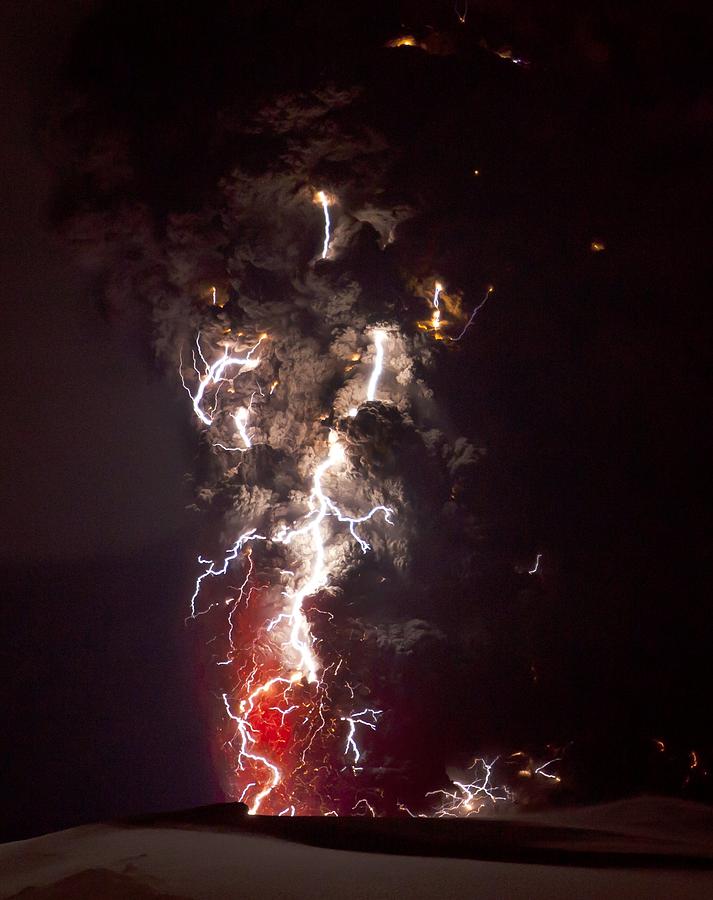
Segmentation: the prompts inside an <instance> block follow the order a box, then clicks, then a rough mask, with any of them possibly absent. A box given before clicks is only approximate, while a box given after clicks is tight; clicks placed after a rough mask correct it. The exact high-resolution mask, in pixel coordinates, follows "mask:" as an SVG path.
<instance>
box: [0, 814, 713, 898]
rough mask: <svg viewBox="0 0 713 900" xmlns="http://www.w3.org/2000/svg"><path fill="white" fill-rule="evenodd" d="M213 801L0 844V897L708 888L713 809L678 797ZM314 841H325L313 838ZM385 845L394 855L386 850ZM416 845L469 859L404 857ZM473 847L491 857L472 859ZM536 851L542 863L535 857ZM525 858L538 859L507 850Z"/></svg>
mask: <svg viewBox="0 0 713 900" xmlns="http://www.w3.org/2000/svg"><path fill="white" fill-rule="evenodd" d="M216 809H217V812H216V813H215V815H211V813H210V811H208V812H207V813H206V811H205V810H203V811H197V812H196V813H195V814H193V813H191V812H188V813H181V814H175V815H173V816H162V817H157V818H156V819H154V820H153V821H148V820H145V821H144V822H142V823H138V824H137V823H118V824H105V825H92V826H85V827H81V828H73V829H70V830H68V831H63V832H58V833H56V834H49V835H45V836H44V837H40V838H34V839H32V840H28V841H18V842H15V843H10V844H5V845H3V846H0V897H1V898H3V900H5V898H10V897H15V896H19V897H22V898H28V900H40V898H53V900H54V898H62V900H65V898H92V900H94V898H96V900H102V898H111V900H119V898H121V900H132V898H161V900H171V898H195V900H223V898H237V897H249V898H251V900H259V898H262V897H270V898H273V897H285V898H288V897H289V898H303V897H304V898H310V900H318V898H333V897H336V898H339V900H348V898H363V897H369V898H382V897H383V898H398V897H404V898H406V900H415V898H421V897H437V898H448V897H458V898H465V897H477V898H479V900H480V898H483V900H484V898H498V900H509V898H523V900H525V898H527V900H537V898H543V900H545V898H547V900H552V898H568V900H569V898H577V900H580V898H581V900H586V898H599V897H607V898H617V900H618V898H637V900H638V898H647V900H649V898H651V900H653V898H659V897H660V898H662V900H663V898H665V900H671V898H674V897H675V898H676V900H678V898H704V897H712V896H713V842H712V840H711V836H712V835H713V830H712V829H711V824H712V823H713V811H711V810H709V809H708V808H706V807H699V806H695V805H693V804H685V803H678V802H676V801H660V800H653V799H644V800H637V801H629V802H627V803H621V804H609V805H607V806H602V807H592V808H590V809H586V810H584V809H580V810H575V811H571V812H564V811H563V812H558V813H547V814H541V815H538V816H520V817H518V818H517V819H514V820H512V821H510V822H508V821H506V820H502V819H495V820H491V821H490V822H489V821H487V820H485V821H480V822H477V823H470V822H447V823H443V826H444V827H443V828H442V827H441V824H442V823H440V822H431V821H429V822H424V821H423V820H419V821H417V822H411V821H407V822H400V821H399V822H394V821H392V822H387V823H383V822H379V821H378V820H377V821H369V822H366V821H362V822H355V821H354V820H352V821H351V822H348V821H345V820H341V821H339V822H337V821H336V820H332V822H331V823H329V824H331V825H333V826H334V830H333V831H332V832H331V837H330V833H329V832H324V830H323V828H321V827H317V825H318V824H319V825H320V826H323V825H324V824H325V823H324V821H323V820H320V822H319V823H317V822H315V821H314V820H304V819H303V820H299V819H292V820H289V821H286V820H284V819H282V820H275V819H272V820H267V819H259V818H254V819H242V820H240V819H236V821H235V822H234V824H233V825H232V826H231V825H230V823H229V822H228V821H227V820H226V815H225V809H223V810H222V811H221V808H216ZM278 823H279V825H278ZM471 824H475V825H476V828H475V829H469V828H468V826H470V825H471ZM491 825H492V828H491ZM274 826H277V827H274ZM461 826H465V829H463V828H462V827H461ZM510 826H512V827H510ZM315 829H316V830H315ZM429 829H432V830H431V831H430V832H429ZM270 831H272V832H273V833H277V834H280V835H281V837H274V836H271V835H270V834H269V833H268V832H270ZM325 835H326V839H324V838H325ZM375 836H376V838H375ZM464 836H465V837H464ZM431 838H433V839H434V840H433V843H430V844H429V841H430V839H431ZM436 838H438V840H436ZM317 841H320V842H322V843H325V842H326V843H328V844H331V845H332V848H331V849H329V848H327V847H324V846H313V845H310V844H313V843H314V842H317ZM424 841H425V842H426V843H424ZM350 842H351V843H352V844H353V845H354V846H355V847H360V846H368V847H373V846H375V843H377V844H378V843H380V845H381V847H382V848H383V850H384V851H385V852H383V853H374V852H360V851H359V850H357V849H355V850H344V849H333V848H334V846H335V845H336V846H344V845H345V843H346V844H347V845H348V844H349V843H350ZM394 844H395V845H396V847H397V849H398V850H399V851H401V852H400V853H393V851H392V849H391V848H393V845H394ZM390 845H391V848H390ZM435 845H437V846H435ZM419 847H420V848H421V850H423V852H424V853H440V852H443V853H445V854H451V855H456V856H460V857H462V856H466V857H471V858H444V856H433V855H405V854H406V853H408V854H411V853H414V854H415V853H417V852H419ZM424 848H425V849H424ZM479 848H482V850H483V854H484V855H485V858H486V859H487V860H490V861H484V860H483V859H478V858H477V857H478V856H479V855H480V853H479ZM390 849H391V852H390ZM539 852H543V853H544V855H543V857H542V858H543V859H544V860H546V861H547V862H548V863H550V864H546V865H543V864H540V862H539V861H538V859H537V854H538V853H539ZM577 854H579V855H577ZM588 854H589V855H588ZM652 854H655V855H652ZM523 858H529V859H533V860H535V861H534V862H531V863H525V862H522V861H518V860H522V859H523ZM496 859H499V860H513V861H493V860H496ZM583 861H584V862H583ZM557 862H560V863H561V864H555V863H557Z"/></svg>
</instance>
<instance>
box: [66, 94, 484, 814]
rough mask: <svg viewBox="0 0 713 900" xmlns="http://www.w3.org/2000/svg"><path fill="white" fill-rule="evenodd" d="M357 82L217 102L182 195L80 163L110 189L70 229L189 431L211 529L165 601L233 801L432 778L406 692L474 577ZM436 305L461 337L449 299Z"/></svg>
mask: <svg viewBox="0 0 713 900" xmlns="http://www.w3.org/2000/svg"><path fill="white" fill-rule="evenodd" d="M361 102H362V101H361V94H360V90H359V89H358V88H352V87H349V88H337V87H334V86H323V87H321V88H319V89H317V90H311V91H301V92H291V93H280V94H278V95H276V96H273V97H272V98H269V99H268V100H266V101H265V102H264V103H263V104H262V105H261V106H259V107H257V108H253V109H252V110H251V111H250V112H246V113H244V114H243V113H241V114H237V113H234V112H233V113H224V114H223V116H222V120H221V126H222V128H223V129H225V131H226V132H227V133H229V134H230V135H232V136H233V138H234V142H235V146H236V148H237V149H236V152H235V154H234V157H233V158H232V159H231V160H230V162H229V164H227V165H226V166H225V169H224V171H223V172H222V173H221V176H220V178H218V179H216V180H215V182H214V184H213V185H212V186H211V187H210V188H209V189H206V191H205V192H204V195H203V196H202V197H201V198H200V202H198V203H195V204H193V208H192V210H191V211H185V210H183V211H181V212H174V211H171V210H170V209H168V210H164V211H163V212H162V214H161V215H158V214H157V212H156V209H155V208H154V209H152V208H151V205H150V204H148V203H146V202H144V199H143V197H141V195H140V193H139V194H137V192H136V191H135V190H134V189H133V188H130V187H129V185H130V184H132V174H131V171H130V168H129V169H127V163H126V161H125V154H124V148H123V144H122V139H121V137H120V136H119V137H117V136H116V135H114V136H113V137H112V138H111V140H109V141H108V143H105V145H104V148H103V151H102V153H101V154H100V155H99V156H96V155H95V156H93V157H92V158H91V159H92V161H91V166H93V167H94V169H95V172H96V171H99V172H100V173H101V179H102V180H103V182H104V183H105V184H109V185H111V186H112V187H111V195H112V200H111V203H109V204H105V205H104V208H103V209H102V208H99V206H98V205H95V206H94V207H92V208H85V209H84V210H83V211H82V212H81V213H79V214H77V215H75V216H74V217H73V218H72V219H71V224H70V226H69V228H70V236H71V237H72V239H73V240H74V241H75V242H76V243H77V244H78V245H79V246H81V247H82V248H83V249H82V252H83V254H84V257H85V258H86V259H91V260H92V263H93V264H94V265H95V266H96V267H97V268H98V269H100V270H101V272H102V273H103V275H102V277H103V280H104V281H103V285H104V286H103V290H104V295H105V298H106V299H107V302H109V303H110V304H112V305H116V306H126V305H127V304H128V303H133V302H134V301H136V300H140V301H141V302H143V303H144V304H146V306H147V307H148V309H149V310H150V316H151V321H152V330H153V342H154V346H155V350H156V354H157V357H158V359H159V360H160V361H161V364H162V365H163V367H165V370H166V372H167V373H168V376H169V377H170V378H171V379H173V380H174V381H175V382H176V385H177V389H178V390H180V389H181V387H183V388H184V389H185V391H186V415H187V416H191V417H192V419H193V421H194V423H195V426H196V429H197V431H198V434H199V435H200V441H201V443H202V449H203V453H202V463H201V473H200V476H199V477H198V482H197V486H196V501H195V502H196V505H197V506H198V507H199V508H201V509H205V510H213V511H214V512H215V511H218V512H219V513H220V516H221V521H222V527H221V533H220V534H219V535H217V536H213V537H212V538H209V537H208V536H206V543H207V544H209V547H207V549H206V553H205V556H204V557H202V558H201V560H200V562H199V563H198V565H197V581H196V587H195V592H194V594H193V598H192V599H191V602H190V605H189V604H188V603H187V606H186V615H187V617H188V624H189V626H190V627H192V628H195V629H196V631H197V633H199V634H200V636H201V639H202V640H207V641H208V647H209V651H210V654H211V658H210V665H211V667H212V668H211V670H212V671H213V672H214V686H215V694H216V698H217V699H216V715H217V716H219V717H220V718H219V734H218V743H219V746H220V752H221V754H222V756H223V759H224V768H225V784H226V791H227V792H228V794H229V796H232V797H234V798H240V799H244V800H245V801H246V802H247V803H248V804H249V805H250V807H251V810H252V811H255V812H256V811H260V812H271V813H275V814H277V813H285V814H290V813H291V814H294V813H295V812H297V813H325V814H326V813H335V812H336V813H338V814H345V813H348V812H350V811H351V810H354V809H355V807H356V808H357V811H358V807H359V804H361V803H362V801H365V802H367V801H368V804H367V806H366V807H364V808H368V809H372V808H373V809H375V810H376V812H377V813H378V812H384V811H386V812H388V811H392V812H393V811H394V810H395V808H396V804H398V802H400V801H402V800H404V799H408V798H410V797H413V796H416V795H418V794H419V791H421V793H422V792H423V791H422V787H423V786H430V784H431V781H432V779H433V777H434V772H433V771H432V767H433V766H434V765H436V766H437V763H433V762H432V761H431V760H430V759H429V749H428V743H427V742H422V743H419V741H418V739H416V740H414V737H415V736H416V735H417V734H418V732H419V729H420V728H421V727H422V725H423V722H424V721H425V720H428V719H430V718H431V717H432V715H433V709H432V704H433V702H434V699H433V697H430V698H429V697H428V696H426V695H425V694H424V692H423V686H424V683H425V682H427V680H428V678H427V674H426V673H427V672H428V670H429V668H432V667H437V666H439V665H440V664H441V661H442V660H443V657H444V654H445V653H446V652H447V651H446V634H445V633H444V623H446V622H447V621H448V607H449V603H450V602H451V601H452V598H453V597H454V596H455V595H458V596H462V595H463V593H464V586H465V585H467V584H468V582H469V579H470V578H471V577H472V573H473V566H474V546H475V545H476V542H477V537H478V535H477V530H476V527H475V523H474V521H473V517H472V516H471V515H470V514H469V512H468V511H467V508H466V506H465V505H464V504H462V503H461V502H460V501H459V496H460V495H461V493H462V492H463V491H464V490H465V489H466V488H467V485H468V482H469V480H470V479H471V476H472V473H473V471H474V467H475V466H476V464H477V461H478V458H479V455H480V452H481V451H479V450H477V449H476V448H475V447H474V446H473V445H472V444H471V443H470V442H469V441H468V440H466V439H465V438H464V437H461V436H458V435H457V434H454V433H452V429H451V428H450V427H449V425H448V421H447V420H446V418H445V417H444V415H443V412H442V411H441V408H440V407H439V403H438V398H437V397H436V396H435V395H434V391H433V390H432V388H431V387H429V376H430V373H431V372H432V371H433V370H434V367H435V366H436V364H437V361H438V356H439V354H440V353H442V352H444V349H443V348H444V346H445V344H446V343H447V341H441V340H440V339H441V338H442V336H443V335H442V334H441V333H439V331H438V328H439V327H440V325H437V326H436V327H435V328H434V327H433V322H432V320H431V312H432V309H431V306H432V296H433V292H434V290H435V283H436V279H435V273H434V276H429V275H427V274H424V273H423V272H419V273H418V274H416V273H414V272H412V271H410V270H409V267H408V260H407V256H408V254H403V253H399V252H398V248H399V239H400V233H399V230H400V228H401V227H402V226H403V224H404V223H405V222H407V221H409V220H413V219H417V218H418V216H419V209H418V208H417V207H415V206H413V205H412V204H410V203H409V202H407V200H406V199H404V198H402V197H400V196H398V195H395V194H394V193H393V191H392V190H391V189H390V184H389V182H390V171H391V167H392V165H393V161H394V154H395V151H394V150H393V148H392V147H390V146H389V144H388V142H387V141H386V139H385V138H383V137H382V136H381V135H380V134H379V132H378V130H377V129H375V128H372V127H370V126H369V125H368V124H365V122H366V120H365V118H363V109H362V107H361ZM442 308H443V309H445V310H446V313H447V315H448V316H450V321H451V322H452V324H453V327H454V328H457V332H460V330H461V328H462V326H463V324H464V321H465V319H466V318H467V317H465V316H463V314H462V313H461V310H460V303H459V298H458V297H457V296H455V295H454V296H453V297H452V298H449V297H448V296H447V295H446V294H445V293H444V294H443V296H442ZM457 332H454V333H457ZM380 352H383V363H382V362H381V361H380V359H379V358H378V357H379V353H380ZM434 607H436V608H437V609H438V610H439V612H438V620H434V619H433V617H432V612H433V610H434ZM429 706H430V708H429ZM362 805H363V804H362Z"/></svg>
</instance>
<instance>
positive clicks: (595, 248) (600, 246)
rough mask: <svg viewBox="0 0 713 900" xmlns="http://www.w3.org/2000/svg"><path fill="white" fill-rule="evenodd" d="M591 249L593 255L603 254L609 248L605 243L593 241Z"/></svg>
mask: <svg viewBox="0 0 713 900" xmlns="http://www.w3.org/2000/svg"><path fill="white" fill-rule="evenodd" d="M589 249H590V250H591V251H592V253H601V252H602V250H606V249H607V247H606V244H605V243H604V242H603V241H592V243H591V244H590V245H589Z"/></svg>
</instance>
